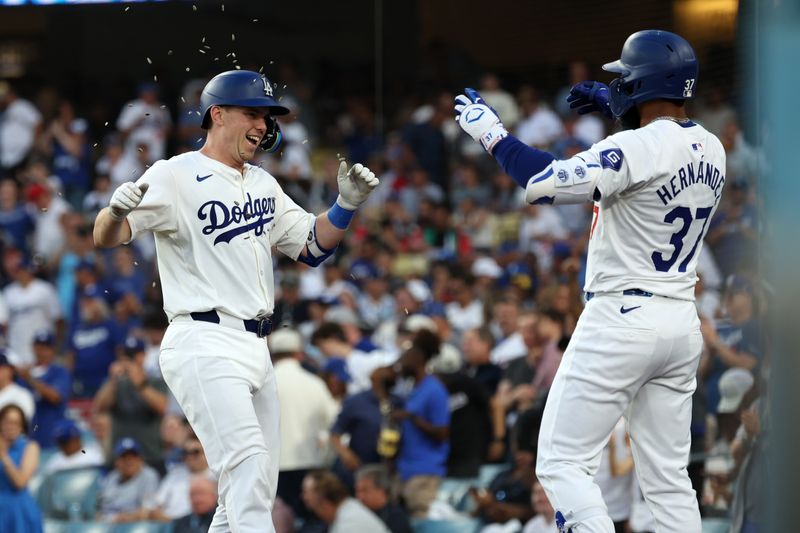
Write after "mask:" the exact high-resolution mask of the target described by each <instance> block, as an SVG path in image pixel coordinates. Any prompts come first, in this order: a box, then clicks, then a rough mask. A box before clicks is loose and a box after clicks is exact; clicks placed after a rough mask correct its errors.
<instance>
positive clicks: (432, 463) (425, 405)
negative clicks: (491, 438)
mask: <svg viewBox="0 0 800 533" xmlns="http://www.w3.org/2000/svg"><path fill="white" fill-rule="evenodd" d="M433 355H434V354H432V353H430V351H429V350H423V349H421V348H419V347H417V346H412V347H411V348H409V349H408V350H406V351H405V352H403V354H402V355H401V356H400V361H399V366H400V372H401V374H402V376H403V377H406V378H409V379H411V380H412V381H413V382H414V388H413V389H412V390H411V393H410V394H409V395H408V398H406V402H405V407H404V409H395V410H394V411H392V413H391V418H392V419H393V420H394V421H395V422H396V423H398V424H400V431H401V435H402V440H401V441H400V449H399V450H398V453H397V471H398V473H399V474H400V479H401V481H402V483H403V488H402V494H403V498H404V499H405V503H406V508H407V509H408V511H409V513H410V514H411V516H412V517H414V518H424V517H425V516H426V515H427V514H428V508H429V507H430V504H431V502H433V500H434V499H435V498H436V493H437V491H438V490H439V485H440V484H441V481H442V478H443V477H444V476H445V474H446V473H447V456H448V454H449V453H450V441H449V439H450V405H449V397H448V394H447V389H446V388H445V386H444V385H442V383H441V382H440V381H439V380H438V379H437V378H436V377H434V376H432V375H431V374H429V373H428V371H427V365H428V362H429V361H430V359H431V357H432V356H433ZM380 370H383V371H385V370H387V369H379V373H378V379H380V378H381V377H383V376H381V372H380ZM389 370H390V371H391V368H390V369H389Z"/></svg>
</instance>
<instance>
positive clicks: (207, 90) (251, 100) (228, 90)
mask: <svg viewBox="0 0 800 533" xmlns="http://www.w3.org/2000/svg"><path fill="white" fill-rule="evenodd" d="M215 105H232V106H240V107H268V108H269V112H270V115H287V114H288V113H289V108H287V107H284V106H282V105H280V104H279V103H278V102H277V101H276V100H275V98H274V97H273V94H272V84H271V83H270V81H269V79H267V77H266V76H264V75H263V74H259V73H258V72H253V71H252V70H229V71H227V72H223V73H221V74H217V75H216V76H214V77H213V78H211V81H209V82H208V83H207V84H206V86H205V87H204V88H203V94H201V95H200V106H201V107H202V108H203V124H202V126H203V128H204V129H208V128H209V126H210V125H211V116H210V115H211V113H210V111H211V106H215Z"/></svg>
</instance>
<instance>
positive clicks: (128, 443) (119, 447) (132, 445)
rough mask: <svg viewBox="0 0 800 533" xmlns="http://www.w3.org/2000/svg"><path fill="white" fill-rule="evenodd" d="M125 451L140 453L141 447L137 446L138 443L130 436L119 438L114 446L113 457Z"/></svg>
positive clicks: (123, 453)
mask: <svg viewBox="0 0 800 533" xmlns="http://www.w3.org/2000/svg"><path fill="white" fill-rule="evenodd" d="M126 453H135V454H136V455H142V448H141V447H140V446H139V443H138V442H136V441H135V440H134V439H132V438H130V437H125V438H124V439H120V440H119V442H117V444H116V446H114V457H115V458H116V457H120V456H121V455H125V454H126Z"/></svg>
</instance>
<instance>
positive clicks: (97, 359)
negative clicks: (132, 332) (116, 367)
mask: <svg viewBox="0 0 800 533" xmlns="http://www.w3.org/2000/svg"><path fill="white" fill-rule="evenodd" d="M78 305H79V309H80V314H79V317H78V320H77V321H76V322H75V323H74V324H73V325H72V327H71V331H70V334H69V336H68V339H67V365H68V367H71V368H72V378H73V382H72V383H73V389H72V390H73V395H74V396H76V397H79V398H91V397H93V396H94V395H95V394H96V393H97V391H98V390H99V389H100V385H102V384H103V381H104V380H105V379H106V378H107V377H108V372H109V368H110V367H111V363H112V362H113V361H114V358H115V355H116V347H117V344H119V343H120V339H119V337H118V333H117V329H116V327H115V326H114V321H113V320H112V319H111V312H110V310H109V308H108V304H107V303H106V300H105V298H104V297H103V292H102V290H101V289H100V288H99V287H97V286H90V287H87V288H86V289H85V290H84V292H83V294H81V297H80V300H79V301H78Z"/></svg>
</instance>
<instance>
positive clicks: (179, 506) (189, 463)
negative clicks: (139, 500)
mask: <svg viewBox="0 0 800 533" xmlns="http://www.w3.org/2000/svg"><path fill="white" fill-rule="evenodd" d="M181 452H182V456H183V463H182V464H178V465H175V466H174V467H173V468H171V469H170V470H169V472H167V475H166V476H164V479H162V480H161V483H159V485H158V490H157V491H156V493H155V494H153V495H151V497H149V498H147V499H146V500H145V503H144V506H143V507H142V508H141V509H140V519H141V520H154V521H157V522H171V521H172V520H175V519H177V518H180V517H182V516H186V515H188V514H190V513H191V512H192V505H191V500H190V497H189V495H190V492H191V488H190V483H191V480H192V478H193V477H194V476H203V477H205V478H207V479H209V480H211V481H213V482H215V483H216V481H217V479H216V478H215V477H214V474H213V473H212V472H211V470H210V469H209V468H208V461H207V460H206V454H205V452H204V451H203V446H202V444H200V440H198V438H197V437H196V436H195V435H190V436H189V437H187V438H186V440H185V441H184V442H183V443H182V445H181Z"/></svg>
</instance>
